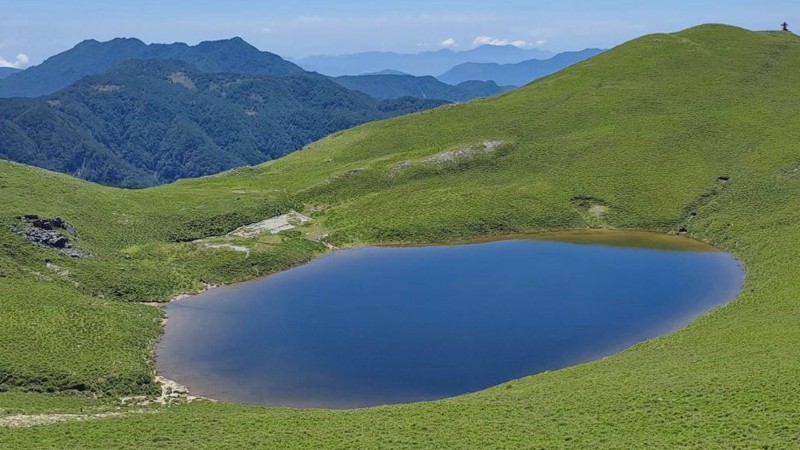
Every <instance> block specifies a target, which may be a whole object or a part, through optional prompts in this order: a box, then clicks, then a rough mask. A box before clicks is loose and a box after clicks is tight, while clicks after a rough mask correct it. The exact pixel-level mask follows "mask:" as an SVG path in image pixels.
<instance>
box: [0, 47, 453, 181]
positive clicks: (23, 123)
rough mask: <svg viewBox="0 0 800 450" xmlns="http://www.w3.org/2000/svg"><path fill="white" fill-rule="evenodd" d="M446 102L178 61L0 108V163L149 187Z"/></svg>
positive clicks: (120, 70) (123, 68) (130, 69)
mask: <svg viewBox="0 0 800 450" xmlns="http://www.w3.org/2000/svg"><path fill="white" fill-rule="evenodd" d="M201 45H203V44H201ZM190 48H194V47H190ZM443 103H444V102H441V101H434V100H419V99H412V98H405V99H397V100H383V101H379V100H375V99H372V98H370V97H368V96H367V95H364V94H361V93H358V92H352V91H349V90H347V89H345V88H343V87H341V86H339V85H337V84H336V83H334V82H332V81H330V80H328V79H326V78H324V77H321V76H318V75H315V74H307V73H304V74H301V75H292V76H288V75H287V76H282V77H273V76H261V75H254V74H231V73H206V72H203V71H200V70H198V69H197V68H195V67H194V66H192V65H189V64H187V63H184V62H181V61H175V60H167V59H151V60H130V61H126V62H124V63H122V64H121V65H119V66H117V67H115V68H114V69H112V70H111V71H109V72H108V73H105V74H103V75H96V76H91V77H86V78H84V79H82V80H81V81H78V82H77V83H75V84H73V85H71V86H70V87H68V88H66V89H64V90H61V91H59V92H58V93H56V94H53V95H50V96H47V97H40V98H35V99H28V98H15V99H0V135H2V136H3V139H2V140H0V157H2V158H7V159H10V160H12V161H17V162H22V163H26V164H32V165H35V166H38V167H42V168H45V169H50V170H56V171H59V172H63V173H67V174H70V175H73V176H76V177H79V178H83V179H86V180H90V181H94V182H98V183H103V184H109V185H114V186H124V187H144V186H152V185H155V184H161V183H165V182H171V181H174V180H176V179H179V178H186V177H197V176H202V175H209V174H213V173H218V172H221V171H223V170H226V169H230V168H233V167H238V166H244V165H251V164H258V163H261V162H264V161H266V160H270V159H274V158H277V157H280V156H283V155H285V154H287V153H289V152H292V151H294V150H297V149H298V148H300V147H302V146H303V145H305V144H307V143H309V142H311V141H313V140H316V139H319V138H321V137H323V136H326V135H328V134H330V133H333V132H335V131H338V130H342V129H345V128H350V127H352V126H355V125H358V124H361V123H364V122H368V121H371V120H377V119H384V118H387V117H392V116H396V115H400V114H406V113H409V112H415V111H419V110H422V109H426V108H432V107H435V106H440V105H441V104H443Z"/></svg>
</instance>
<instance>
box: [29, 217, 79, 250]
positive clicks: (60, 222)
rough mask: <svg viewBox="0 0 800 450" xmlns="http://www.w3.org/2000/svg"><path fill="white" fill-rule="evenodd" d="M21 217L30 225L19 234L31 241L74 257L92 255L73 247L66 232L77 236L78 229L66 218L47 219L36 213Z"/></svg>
mask: <svg viewBox="0 0 800 450" xmlns="http://www.w3.org/2000/svg"><path fill="white" fill-rule="evenodd" d="M20 219H21V220H23V221H25V222H26V223H27V224H28V226H27V227H26V228H25V229H23V230H21V231H19V234H21V235H22V236H25V237H26V238H27V239H28V240H30V241H31V242H33V243H35V244H38V245H41V246H43V247H47V248H52V249H55V250H60V251H61V252H62V253H64V254H65V255H67V256H69V257H72V258H88V257H90V256H91V255H89V254H87V253H83V252H81V251H80V250H77V249H75V248H73V247H72V243H71V242H70V240H69V238H68V237H67V236H66V235H65V233H66V234H68V235H70V236H76V235H77V231H76V230H75V227H73V226H72V225H70V224H69V223H67V222H66V221H64V219H62V218H60V217H56V218H55V219H47V218H44V217H39V216H37V215H35V214H27V215H24V216H22V217H20Z"/></svg>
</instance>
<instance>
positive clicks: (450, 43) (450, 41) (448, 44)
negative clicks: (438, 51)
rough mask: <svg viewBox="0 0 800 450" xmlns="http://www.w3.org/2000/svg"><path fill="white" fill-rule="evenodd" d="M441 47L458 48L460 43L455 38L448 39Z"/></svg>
mask: <svg viewBox="0 0 800 450" xmlns="http://www.w3.org/2000/svg"><path fill="white" fill-rule="evenodd" d="M440 45H441V46H442V47H444V48H454V47H458V42H456V40H455V39H453V38H447V39H445V40H443V41H442V42H441V44H440Z"/></svg>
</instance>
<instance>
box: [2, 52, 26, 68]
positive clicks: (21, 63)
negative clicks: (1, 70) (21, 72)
mask: <svg viewBox="0 0 800 450" xmlns="http://www.w3.org/2000/svg"><path fill="white" fill-rule="evenodd" d="M28 62H30V60H29V59H28V55H26V54H25V53H20V54H18V55H17V58H16V60H14V61H9V60H7V59H5V58H3V57H2V56H0V67H13V68H15V69H24V68H25V67H27V66H28Z"/></svg>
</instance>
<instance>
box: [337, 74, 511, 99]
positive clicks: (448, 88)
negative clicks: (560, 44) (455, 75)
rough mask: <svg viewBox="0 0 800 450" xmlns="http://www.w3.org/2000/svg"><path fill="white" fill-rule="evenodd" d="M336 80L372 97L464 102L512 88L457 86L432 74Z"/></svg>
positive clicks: (489, 84) (470, 83)
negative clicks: (409, 97) (407, 97)
mask: <svg viewBox="0 0 800 450" xmlns="http://www.w3.org/2000/svg"><path fill="white" fill-rule="evenodd" d="M332 79H333V81H335V82H337V83H339V84H341V85H342V86H344V87H346V88H348V89H352V90H355V91H359V92H363V93H365V94H367V95H369V96H370V97H373V98H382V99H390V98H398V97H406V96H411V97H417V98H425V99H437V100H447V101H451V102H465V101H468V100H472V99H474V98H477V97H489V96H492V95H495V94H499V93H501V92H505V91H507V90H508V89H511V87H507V86H498V85H497V84H496V83H495V82H494V81H466V82H463V83H459V84H458V85H455V86H453V85H450V84H447V83H443V82H441V81H439V80H437V79H436V78H434V77H431V76H424V77H415V76H413V75H393V74H376V75H358V76H341V77H336V78H332Z"/></svg>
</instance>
